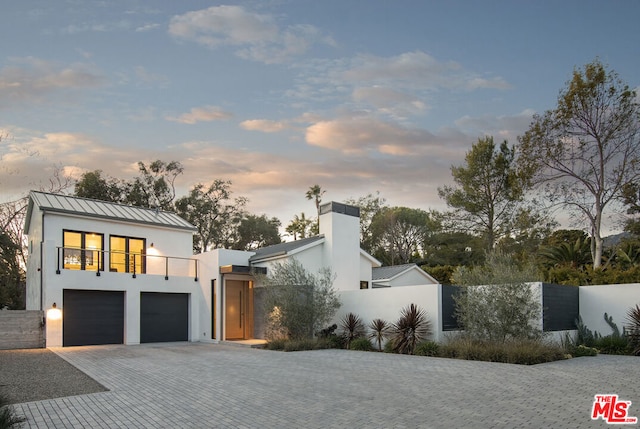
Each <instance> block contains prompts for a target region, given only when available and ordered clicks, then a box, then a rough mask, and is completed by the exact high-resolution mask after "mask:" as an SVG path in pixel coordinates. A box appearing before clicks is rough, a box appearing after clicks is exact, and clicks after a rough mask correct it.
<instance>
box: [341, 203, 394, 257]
mask: <svg viewBox="0 0 640 429" xmlns="http://www.w3.org/2000/svg"><path fill="white" fill-rule="evenodd" d="M345 203H346V204H349V205H352V206H356V207H358V208H360V247H361V248H362V249H364V250H365V251H366V252H368V253H370V254H372V253H373V251H374V249H373V248H374V243H373V239H374V237H373V232H372V231H371V222H372V221H373V218H374V216H375V215H376V214H378V212H380V211H381V210H382V209H384V208H385V207H387V205H386V200H385V199H384V198H383V197H381V196H380V192H376V193H375V194H367V195H365V196H362V197H359V198H357V199H356V198H350V199H347V200H346V201H345Z"/></svg>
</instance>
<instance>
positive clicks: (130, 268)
mask: <svg viewBox="0 0 640 429" xmlns="http://www.w3.org/2000/svg"><path fill="white" fill-rule="evenodd" d="M56 249H57V262H56V264H57V265H56V274H60V273H61V270H62V269H68V270H75V271H95V272H96V276H100V273H101V272H104V271H105V266H107V267H108V270H109V271H110V272H117V273H129V274H131V277H133V278H134V279H135V278H136V277H137V275H138V274H155V275H162V274H164V278H165V280H169V274H170V273H171V275H172V276H181V277H189V276H191V275H193V277H194V281H198V260H197V259H193V258H183V257H178V256H160V255H149V254H143V253H132V252H121V251H109V250H96V249H83V248H78V247H62V246H57V247H56ZM105 255H108V259H109V261H108V263H105ZM170 262H171V263H170ZM192 264H193V265H192ZM191 267H193V271H192V270H191Z"/></svg>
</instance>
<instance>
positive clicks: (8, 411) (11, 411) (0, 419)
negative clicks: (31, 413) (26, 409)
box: [0, 395, 27, 429]
mask: <svg viewBox="0 0 640 429" xmlns="http://www.w3.org/2000/svg"><path fill="white" fill-rule="evenodd" d="M26 420H27V419H26V418H24V417H22V416H19V415H17V414H16V410H15V408H13V405H11V404H10V403H9V399H8V398H6V397H5V396H4V395H0V428H2V429H4V428H7V429H10V428H13V427H20V424H21V423H22V422H24V421H26Z"/></svg>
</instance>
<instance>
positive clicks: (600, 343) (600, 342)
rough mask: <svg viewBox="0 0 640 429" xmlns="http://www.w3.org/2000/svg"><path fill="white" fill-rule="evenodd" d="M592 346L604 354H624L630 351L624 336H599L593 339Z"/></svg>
mask: <svg viewBox="0 0 640 429" xmlns="http://www.w3.org/2000/svg"><path fill="white" fill-rule="evenodd" d="M593 347H594V348H596V349H598V350H599V351H600V353H603V354H606V355H626V354H629V352H630V351H631V350H629V348H630V347H629V340H628V339H627V337H626V336H615V335H607V336H606V337H600V338H598V339H597V340H596V341H595V343H594V345H593Z"/></svg>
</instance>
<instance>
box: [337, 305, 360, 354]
mask: <svg viewBox="0 0 640 429" xmlns="http://www.w3.org/2000/svg"><path fill="white" fill-rule="evenodd" d="M340 327H341V328H342V338H343V340H344V345H345V347H346V348H347V349H348V348H349V346H350V345H351V341H353V340H355V339H356V338H360V337H364V334H365V327H364V323H362V319H360V317H359V316H358V315H356V314H353V313H349V314H347V315H346V316H344V317H343V318H342V321H341V322H340Z"/></svg>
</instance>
